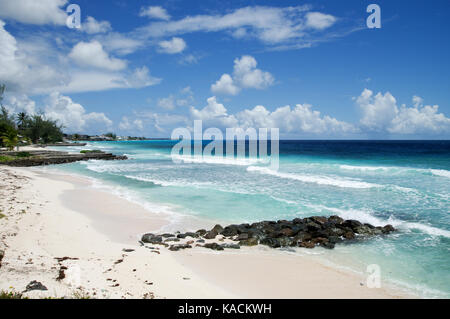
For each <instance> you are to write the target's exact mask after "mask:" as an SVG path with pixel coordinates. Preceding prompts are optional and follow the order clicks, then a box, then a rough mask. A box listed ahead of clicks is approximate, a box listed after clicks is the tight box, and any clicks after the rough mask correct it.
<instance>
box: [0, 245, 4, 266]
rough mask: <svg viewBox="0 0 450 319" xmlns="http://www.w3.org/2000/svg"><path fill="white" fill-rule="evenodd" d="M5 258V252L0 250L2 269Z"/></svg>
mask: <svg viewBox="0 0 450 319" xmlns="http://www.w3.org/2000/svg"><path fill="white" fill-rule="evenodd" d="M3 257H5V251H4V250H1V249H0V267H2V259H3Z"/></svg>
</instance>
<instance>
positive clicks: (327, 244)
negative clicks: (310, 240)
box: [320, 242, 335, 249]
mask: <svg viewBox="0 0 450 319" xmlns="http://www.w3.org/2000/svg"><path fill="white" fill-rule="evenodd" d="M320 246H322V247H324V248H327V249H333V248H334V246H335V244H334V243H332V242H325V243H322V244H320Z"/></svg>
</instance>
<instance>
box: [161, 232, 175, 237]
mask: <svg viewBox="0 0 450 319" xmlns="http://www.w3.org/2000/svg"><path fill="white" fill-rule="evenodd" d="M161 236H162V237H164V238H170V237H175V235H174V234H168V233H165V234H162V235H161Z"/></svg>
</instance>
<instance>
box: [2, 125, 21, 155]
mask: <svg viewBox="0 0 450 319" xmlns="http://www.w3.org/2000/svg"><path fill="white" fill-rule="evenodd" d="M2 140H3V144H5V146H6V147H7V148H8V149H9V150H10V151H13V150H14V147H16V146H17V144H18V143H19V138H18V137H17V132H16V131H15V130H8V132H6V133H5V134H4V135H3V136H2ZM17 150H19V147H18V146H17Z"/></svg>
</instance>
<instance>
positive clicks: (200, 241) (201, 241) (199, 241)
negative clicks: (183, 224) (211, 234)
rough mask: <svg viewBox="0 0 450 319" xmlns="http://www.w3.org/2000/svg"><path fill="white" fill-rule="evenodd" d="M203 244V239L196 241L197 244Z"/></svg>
mask: <svg viewBox="0 0 450 319" xmlns="http://www.w3.org/2000/svg"><path fill="white" fill-rule="evenodd" d="M204 242H205V240H204V239H198V240H197V243H204Z"/></svg>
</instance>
